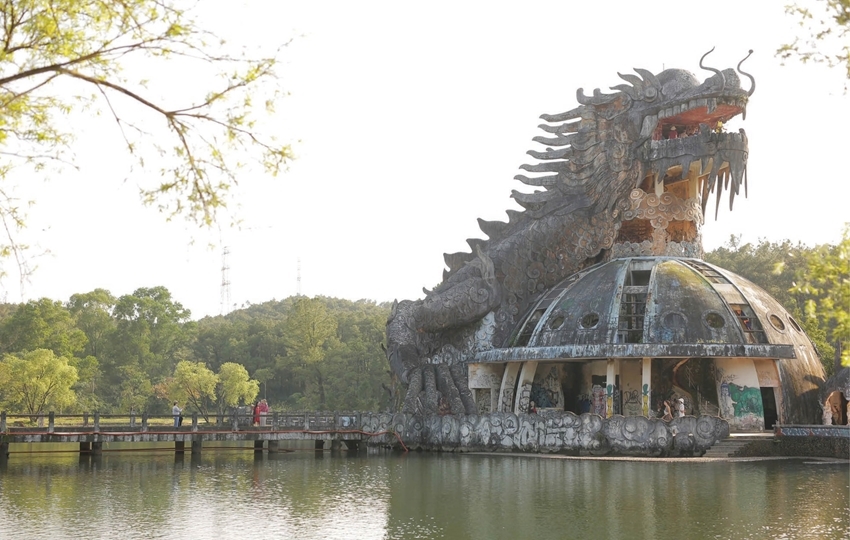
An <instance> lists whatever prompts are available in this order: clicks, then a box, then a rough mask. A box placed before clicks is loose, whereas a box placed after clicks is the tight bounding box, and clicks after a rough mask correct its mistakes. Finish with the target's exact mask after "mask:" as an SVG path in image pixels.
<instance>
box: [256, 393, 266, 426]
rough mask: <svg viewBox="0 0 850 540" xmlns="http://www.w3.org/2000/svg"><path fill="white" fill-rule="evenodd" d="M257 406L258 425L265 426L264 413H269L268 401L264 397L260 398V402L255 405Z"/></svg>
mask: <svg viewBox="0 0 850 540" xmlns="http://www.w3.org/2000/svg"><path fill="white" fill-rule="evenodd" d="M257 408H258V409H259V410H260V426H261V427H265V426H266V415H268V414H269V403H268V402H267V401H266V400H265V399H261V400H260V404H259V405H257Z"/></svg>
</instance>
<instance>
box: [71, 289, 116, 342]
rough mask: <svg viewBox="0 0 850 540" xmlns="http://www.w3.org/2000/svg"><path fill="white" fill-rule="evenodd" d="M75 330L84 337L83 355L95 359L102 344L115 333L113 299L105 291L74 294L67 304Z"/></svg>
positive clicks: (96, 290)
mask: <svg viewBox="0 0 850 540" xmlns="http://www.w3.org/2000/svg"><path fill="white" fill-rule="evenodd" d="M67 307H68V311H69V312H70V313H71V316H72V317H73V318H74V323H75V324H76V326H77V328H79V329H80V330H82V331H83V333H84V334H85V335H86V339H87V342H86V347H85V350H84V353H83V354H85V355H91V356H94V357H97V356H98V354H99V353H100V352H101V349H102V347H103V344H104V342H105V341H106V340H107V339H108V338H109V336H110V335H111V334H112V332H114V331H115V319H113V318H112V310H113V309H114V308H115V297H114V296H112V294H111V293H110V292H109V291H107V290H105V289H95V290H93V291H92V292H89V293H84V294H74V295H72V296H71V300H70V301H69V302H68V304H67Z"/></svg>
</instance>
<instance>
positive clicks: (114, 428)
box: [0, 412, 375, 459]
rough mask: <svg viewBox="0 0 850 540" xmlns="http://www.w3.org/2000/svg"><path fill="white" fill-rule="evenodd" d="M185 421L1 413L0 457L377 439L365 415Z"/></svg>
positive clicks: (227, 417)
mask: <svg viewBox="0 0 850 540" xmlns="http://www.w3.org/2000/svg"><path fill="white" fill-rule="evenodd" d="M45 420H46V422H45ZM186 420H187V421H186V422H184V423H183V425H181V426H180V427H174V426H173V417H172V416H148V415H146V414H143V415H138V416H136V415H132V416H126V415H123V416H122V415H100V414H97V413H94V414H91V415H89V414H84V415H57V414H54V413H49V414H48V415H44V416H42V417H31V416H29V415H20V414H14V415H10V414H7V413H5V412H0V459H2V458H4V457H5V456H6V455H7V454H8V448H9V444H12V443H80V451H81V452H86V451H93V452H95V453H96V452H97V451H98V450H99V449H100V448H101V445H102V444H103V443H111V442H126V443H135V442H174V443H176V444H175V449H176V450H177V451H182V449H183V446H184V444H185V443H186V442H189V443H191V445H192V449H193V451H200V448H201V444H202V443H203V442H204V441H254V446H255V448H258V449H262V447H263V446H262V445H263V444H264V443H265V442H266V441H268V442H269V446H268V448H269V449H270V450H271V449H272V448H275V447H277V442H278V441H286V440H315V441H325V440H330V441H332V444H334V446H338V445H339V442H345V443H346V444H347V445H349V446H355V445H356V444H357V443H358V442H359V441H363V440H365V439H367V438H369V437H371V436H374V435H375V434H371V433H366V432H364V431H362V430H361V429H360V428H361V417H360V413H346V412H343V413H339V412H330V413H315V412H309V413H269V414H268V415H267V416H266V417H265V418H264V419H263V424H265V425H254V424H253V421H252V420H253V418H252V416H249V415H242V416H240V415H225V416H208V417H207V418H206V419H203V418H199V415H198V414H194V415H192V417H191V418H187V419H186ZM45 423H46V425H45ZM320 446H321V445H318V444H317V447H320Z"/></svg>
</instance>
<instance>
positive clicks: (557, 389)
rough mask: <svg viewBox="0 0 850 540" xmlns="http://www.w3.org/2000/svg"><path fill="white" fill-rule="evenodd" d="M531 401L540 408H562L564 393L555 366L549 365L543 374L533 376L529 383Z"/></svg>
mask: <svg viewBox="0 0 850 540" xmlns="http://www.w3.org/2000/svg"><path fill="white" fill-rule="evenodd" d="M538 375H540V374H538ZM531 401H533V402H534V403H535V404H537V406H538V407H541V408H554V409H563V408H564V393H563V391H562V390H561V380H560V377H559V373H558V367H557V366H550V368H549V370H548V371H547V372H546V375H545V376H542V377H541V376H538V377H535V379H534V384H532V385H531Z"/></svg>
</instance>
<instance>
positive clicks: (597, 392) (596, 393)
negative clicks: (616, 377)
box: [590, 384, 607, 418]
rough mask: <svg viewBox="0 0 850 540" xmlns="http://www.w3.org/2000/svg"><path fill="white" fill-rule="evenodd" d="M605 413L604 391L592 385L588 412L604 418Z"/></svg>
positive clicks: (596, 385)
mask: <svg viewBox="0 0 850 540" xmlns="http://www.w3.org/2000/svg"><path fill="white" fill-rule="evenodd" d="M605 411H606V407H605V389H604V388H602V387H601V386H599V385H598V384H594V385H593V388H592V389H591V390H590V412H591V413H592V414H598V415H599V416H601V417H602V418H605V417H606V416H607V415H606V414H605Z"/></svg>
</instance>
